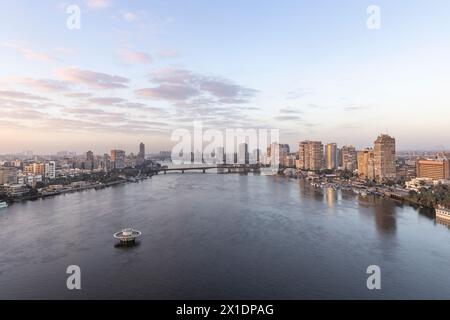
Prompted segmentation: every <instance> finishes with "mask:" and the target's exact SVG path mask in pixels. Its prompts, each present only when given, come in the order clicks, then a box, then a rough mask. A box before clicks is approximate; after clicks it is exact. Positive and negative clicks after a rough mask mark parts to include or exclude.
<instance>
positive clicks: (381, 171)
mask: <svg viewBox="0 0 450 320" xmlns="http://www.w3.org/2000/svg"><path fill="white" fill-rule="evenodd" d="M373 152H374V156H375V179H376V180H378V181H381V180H383V179H395V177H396V167H395V139H394V138H393V137H390V136H388V135H387V134H381V135H379V136H378V138H377V139H376V140H375V142H374V150H373Z"/></svg>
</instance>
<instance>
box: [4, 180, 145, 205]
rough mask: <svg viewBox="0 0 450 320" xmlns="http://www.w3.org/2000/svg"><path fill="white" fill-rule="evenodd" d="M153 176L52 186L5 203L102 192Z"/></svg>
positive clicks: (10, 203)
mask: <svg viewBox="0 0 450 320" xmlns="http://www.w3.org/2000/svg"><path fill="white" fill-rule="evenodd" d="M152 176H153V174H151V175H147V176H141V177H129V178H125V179H121V180H116V181H111V182H106V183H102V182H84V184H78V186H73V185H67V186H65V185H61V186H52V185H50V186H49V187H46V188H42V189H41V190H39V191H37V193H36V194H32V195H25V196H20V197H13V198H12V199H10V200H9V201H5V202H7V203H8V204H9V205H12V204H14V203H18V202H24V201H33V200H38V199H44V198H49V197H54V196H58V195H63V194H67V193H75V192H80V191H85V190H91V189H96V190H101V189H105V188H109V187H112V186H116V185H121V184H127V183H137V182H140V181H143V180H146V179H148V178H151V177H152Z"/></svg>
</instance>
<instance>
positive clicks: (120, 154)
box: [111, 150, 125, 169]
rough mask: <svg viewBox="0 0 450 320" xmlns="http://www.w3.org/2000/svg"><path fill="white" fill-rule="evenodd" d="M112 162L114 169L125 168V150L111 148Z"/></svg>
mask: <svg viewBox="0 0 450 320" xmlns="http://www.w3.org/2000/svg"><path fill="white" fill-rule="evenodd" d="M111 162H112V163H113V167H114V169H123V168H125V151H123V150H111Z"/></svg>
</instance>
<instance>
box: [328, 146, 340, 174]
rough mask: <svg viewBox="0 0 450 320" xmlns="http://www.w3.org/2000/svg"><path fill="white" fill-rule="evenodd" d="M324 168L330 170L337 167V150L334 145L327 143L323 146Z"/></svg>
mask: <svg viewBox="0 0 450 320" xmlns="http://www.w3.org/2000/svg"><path fill="white" fill-rule="evenodd" d="M325 167H326V168H327V169H330V170H332V169H336V168H337V167H338V150H337V144H336V143H328V144H327V145H326V146H325Z"/></svg>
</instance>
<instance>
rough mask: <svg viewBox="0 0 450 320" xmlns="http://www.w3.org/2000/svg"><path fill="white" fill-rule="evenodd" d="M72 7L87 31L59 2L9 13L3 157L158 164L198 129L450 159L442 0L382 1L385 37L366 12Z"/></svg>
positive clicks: (165, 5)
mask: <svg viewBox="0 0 450 320" xmlns="http://www.w3.org/2000/svg"><path fill="white" fill-rule="evenodd" d="M74 4H75V5H78V6H79V8H80V10H81V24H80V27H81V28H80V29H79V30H70V29H68V28H67V25H66V20H67V18H68V17H69V14H67V13H66V10H67V6H68V4H67V3H66V4H65V3H61V2H59V1H42V2H39V3H29V2H26V1H16V2H14V3H11V4H9V5H8V10H2V11H1V12H0V19H1V21H2V23H3V26H4V28H1V29H0V48H1V49H0V59H1V60H2V61H7V62H8V63H5V64H4V67H3V68H2V70H1V71H0V85H1V89H0V106H1V108H2V109H1V110H2V111H1V113H0V130H1V134H2V141H1V144H0V154H5V153H18V152H21V151H22V150H34V151H35V152H36V153H55V152H57V151H59V150H67V149H70V151H76V152H77V153H82V152H84V151H86V150H93V151H94V152H95V153H102V152H107V151H109V150H111V149H123V150H134V149H135V146H134V145H135V142H136V141H142V142H144V143H145V144H146V145H147V146H148V148H149V150H151V152H158V151H159V150H169V149H170V148H171V146H172V145H173V143H172V142H170V133H171V132H172V131H173V130H174V129H176V128H180V127H190V126H191V124H192V121H193V120H200V121H202V122H203V123H204V124H205V127H211V128H218V129H223V128H224V127H230V126H232V127H239V128H248V127H251V128H278V129H280V137H281V139H280V140H281V141H282V142H283V143H288V144H290V145H291V146H296V145H297V144H298V141H301V140H304V139H310V140H320V141H323V142H324V143H337V144H338V145H341V146H342V145H345V144H351V145H353V146H355V147H356V148H357V149H363V148H364V147H366V146H368V145H370V144H371V143H372V137H374V136H376V135H378V134H379V133H380V132H385V133H388V134H390V135H392V136H395V137H396V139H397V140H398V141H399V143H398V145H397V149H398V150H443V149H447V150H448V149H450V142H449V141H448V138H447V137H448V135H449V129H448V127H447V124H446V121H445V120H446V119H447V118H448V116H450V110H449V109H448V108H447V104H448V101H450V93H449V92H448V90H447V84H448V83H449V81H450V76H449V75H450V72H449V71H450V64H449V63H448V59H447V57H448V56H449V54H450V45H448V44H447V43H445V42H442V41H441V39H446V38H448V36H449V35H450V31H449V30H450V28H443V27H442V26H446V25H448V24H449V22H448V19H447V15H446V13H447V12H449V10H450V4H449V3H448V2H446V1H436V2H435V3H434V5H433V11H432V12H431V11H430V10H431V9H430V8H429V7H428V5H427V4H426V3H420V2H415V3H410V2H407V1H397V2H395V3H391V2H389V1H378V2H377V3H376V5H378V6H379V7H380V9H381V12H382V15H381V19H382V20H381V29H379V30H370V29H368V28H367V25H366V21H367V18H368V14H367V12H366V11H367V10H366V9H367V7H368V5H369V4H371V3H365V2H360V1H346V2H344V3H339V4H337V3H329V2H326V1H317V2H314V3H312V2H310V1H286V2H284V3H283V5H280V6H279V7H278V8H277V9H276V10H274V9H273V6H272V5H270V4H269V3H260V2H258V5H257V6H256V5H255V3H254V2H251V1H250V2H246V3H242V2H240V1H229V2H224V3H215V4H211V3H208V2H207V1H195V2H191V3H184V2H181V1H169V2H160V1H153V2H145V3H137V2H136V3H126V4H124V3H121V2H119V1H115V0H95V1H94V0H88V1H76V2H74ZM405 9H407V10H405ZM231 19H232V20H233V21H234V22H235V23H233V25H230V23H229V21H230V20H231ZM23 21H27V24H23V23H22V22H23ZM411 21H414V24H413V23H411ZM244 26H245V27H244ZM261 34H264V38H261V37H260V35H261ZM267 43H270V46H267Z"/></svg>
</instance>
